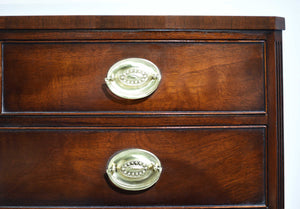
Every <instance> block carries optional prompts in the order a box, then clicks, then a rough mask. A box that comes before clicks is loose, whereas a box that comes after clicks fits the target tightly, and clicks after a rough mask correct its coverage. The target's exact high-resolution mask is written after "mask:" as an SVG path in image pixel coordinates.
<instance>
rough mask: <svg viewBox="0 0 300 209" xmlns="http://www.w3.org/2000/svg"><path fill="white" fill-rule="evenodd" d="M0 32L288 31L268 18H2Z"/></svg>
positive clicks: (278, 21)
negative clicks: (85, 30) (64, 30)
mask: <svg viewBox="0 0 300 209" xmlns="http://www.w3.org/2000/svg"><path fill="white" fill-rule="evenodd" d="M0 29H2V30H15V29H23V30H26V29H33V30H40V29H41V30H42V29H58V30H60V29H74V30H76V29H94V30H109V29H113V30H115V29H124V30H134V29H158V30H159V29H162V30H164V29H165V30H166V29H170V30H176V29H178V30H285V19H284V18H283V17H274V16H273V17H268V16H0Z"/></svg>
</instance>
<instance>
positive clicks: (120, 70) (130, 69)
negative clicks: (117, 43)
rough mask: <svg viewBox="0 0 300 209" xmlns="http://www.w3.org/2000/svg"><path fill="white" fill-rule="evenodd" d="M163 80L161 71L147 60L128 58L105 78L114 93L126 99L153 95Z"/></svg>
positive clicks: (110, 70) (115, 65)
mask: <svg viewBox="0 0 300 209" xmlns="http://www.w3.org/2000/svg"><path fill="white" fill-rule="evenodd" d="M160 80H161V73H160V70H159V69H158V68H157V66H156V65H155V64H153V63H152V62H150V61H149V60H146V59H141V58H128V59H123V60H121V61H119V62H117V63H115V64H114V65H113V66H112V67H111V68H110V69H109V71H108V73H107V77H106V78H105V82H106V85H107V86H108V88H109V89H110V91H111V92H112V93H114V94H115V95H117V96H119V97H121V98H124V99H141V98H144V97H147V96H149V95H150V94H152V93H153V92H154V91H155V90H156V89H157V87H158V85H159V83H160Z"/></svg>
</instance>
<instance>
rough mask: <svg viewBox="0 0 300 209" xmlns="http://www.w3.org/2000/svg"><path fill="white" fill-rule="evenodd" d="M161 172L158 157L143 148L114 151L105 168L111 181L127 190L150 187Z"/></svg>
mask: <svg viewBox="0 0 300 209" xmlns="http://www.w3.org/2000/svg"><path fill="white" fill-rule="evenodd" d="M161 172H162V167H161V164H160V161H159V159H158V158H157V157H156V156H155V155H154V154H152V153H151V152H149V151H146V150H143V149H126V150H122V151H120V152H117V153H115V154H114V155H113V156H112V157H111V159H110V160H109V161H108V164H107V168H106V173H107V175H108V177H109V179H110V180H111V182H112V183H113V184H114V185H115V186H117V187H119V188H121V189H124V190H129V191H139V190H144V189H147V188H149V187H151V186H152V185H154V184H155V183H156V182H157V181H158V179H159V177H160V174H161Z"/></svg>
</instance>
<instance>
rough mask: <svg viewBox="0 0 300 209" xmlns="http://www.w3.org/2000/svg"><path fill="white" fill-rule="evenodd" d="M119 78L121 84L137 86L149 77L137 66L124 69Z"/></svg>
mask: <svg viewBox="0 0 300 209" xmlns="http://www.w3.org/2000/svg"><path fill="white" fill-rule="evenodd" d="M119 79H120V81H121V83H123V85H126V86H128V87H130V86H132V87H137V86H141V85H143V84H144V83H145V82H146V81H147V80H148V79H149V75H148V74H147V72H145V71H143V70H140V69H138V68H130V69H127V70H124V71H123V73H122V74H121V75H120V76H119Z"/></svg>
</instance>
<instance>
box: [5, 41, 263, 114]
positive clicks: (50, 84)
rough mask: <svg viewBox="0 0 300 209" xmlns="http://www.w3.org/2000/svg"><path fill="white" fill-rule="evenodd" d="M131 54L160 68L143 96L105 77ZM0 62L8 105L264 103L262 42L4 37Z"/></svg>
mask: <svg viewBox="0 0 300 209" xmlns="http://www.w3.org/2000/svg"><path fill="white" fill-rule="evenodd" d="M16 54H18V55H17V56H16ZM128 57H142V58H145V59H148V60H150V61H152V62H153V63H155V65H157V66H158V68H159V69H160V71H161V73H162V75H163V78H162V81H161V83H160V86H159V88H158V90H157V91H156V92H155V93H154V94H153V95H151V96H150V97H147V98H146V99H141V100H134V101H132V100H126V99H119V98H116V97H115V96H114V95H112V94H111V92H110V91H109V90H108V88H107V86H106V84H105V82H104V78H105V77H106V75H107V72H108V70H109V68H110V67H111V66H112V65H113V64H114V63H116V62H117V61H119V60H121V59H124V58H128ZM3 68H4V73H3V88H4V91H3V100H4V101H3V112H5V113H6V112H107V111H140V112H141V111H262V112H263V111H265V92H264V86H265V84H264V77H265V69H264V44H263V42H226V43H223V42H194V43H193V42H189V43H178V42H175V43H172V42H166V43H155V42H154V43H143V42H139V43H135V42H125V43H30V44H4V45H3ZM233 84H234V85H233ZM237 86H238V88H237Z"/></svg>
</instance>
